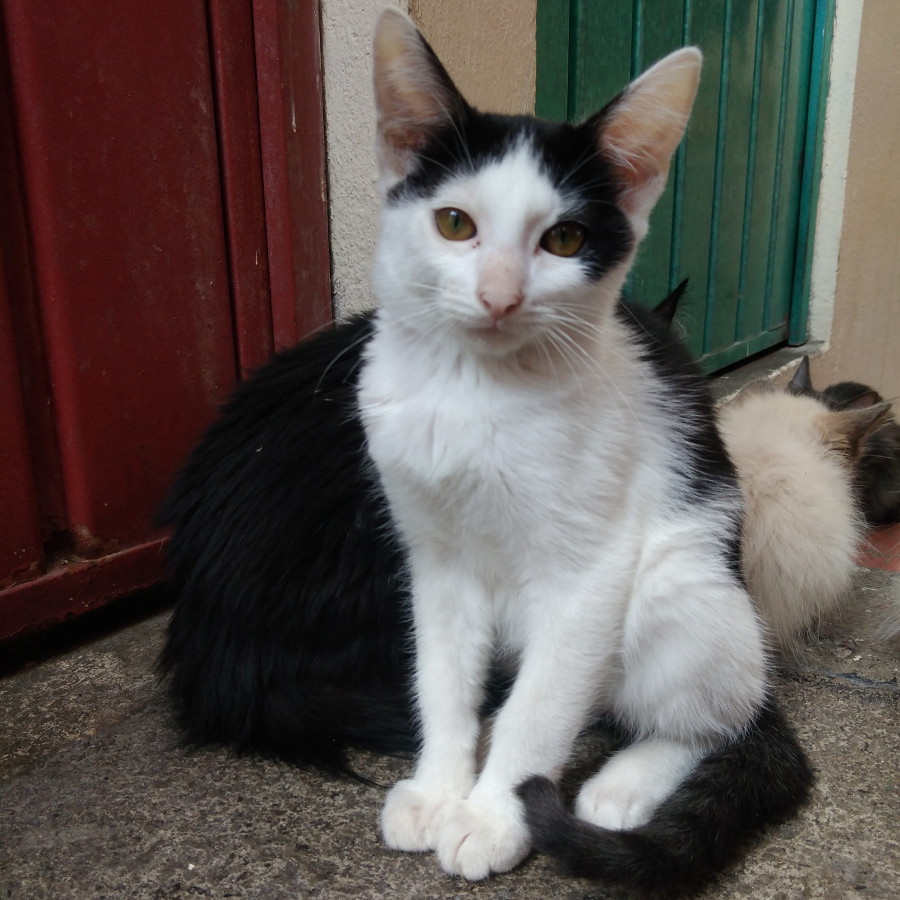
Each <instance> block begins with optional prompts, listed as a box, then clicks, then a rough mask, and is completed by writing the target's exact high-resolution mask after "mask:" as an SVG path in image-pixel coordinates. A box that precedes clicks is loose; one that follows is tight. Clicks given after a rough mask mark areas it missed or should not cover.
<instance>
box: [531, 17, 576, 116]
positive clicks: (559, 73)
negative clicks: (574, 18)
mask: <svg viewBox="0 0 900 900" xmlns="http://www.w3.org/2000/svg"><path fill="white" fill-rule="evenodd" d="M536 27H537V46H536V63H535V64H536V67H537V75H536V78H537V84H536V86H535V99H534V112H535V115H537V116H540V117H541V118H542V119H553V120H555V121H557V122H563V121H565V119H566V117H567V116H568V113H569V103H568V97H569V0H540V2H539V3H538V5H537V26H536Z"/></svg>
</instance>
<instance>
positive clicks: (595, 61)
mask: <svg viewBox="0 0 900 900" xmlns="http://www.w3.org/2000/svg"><path fill="white" fill-rule="evenodd" d="M572 2H573V6H574V8H575V9H576V10H577V12H576V21H577V29H576V31H577V33H576V34H575V35H573V39H572V41H570V45H569V52H570V53H572V48H573V47H574V52H575V57H576V59H575V71H576V73H577V78H578V82H579V83H578V85H577V86H576V88H575V90H574V92H573V91H572V90H570V93H569V96H570V98H572V102H571V105H570V107H569V116H570V118H572V119H573V120H575V121H580V120H581V119H584V118H585V117H587V116H589V115H591V114H592V113H595V112H597V111H598V110H600V109H602V108H603V107H604V106H605V105H606V104H607V103H608V102H609V101H610V100H611V99H612V98H613V97H614V96H615V95H616V94H617V93H618V92H619V91H621V90H622V89H623V88H624V87H626V86H627V85H628V82H629V81H630V80H631V24H632V3H631V0H618V2H603V3H597V2H592V0H572ZM569 71H570V77H571V72H572V69H571V65H570V70H569Z"/></svg>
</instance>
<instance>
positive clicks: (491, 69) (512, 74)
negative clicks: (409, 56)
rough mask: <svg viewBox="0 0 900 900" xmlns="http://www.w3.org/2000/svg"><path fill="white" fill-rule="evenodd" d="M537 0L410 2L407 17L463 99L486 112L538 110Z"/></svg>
mask: <svg viewBox="0 0 900 900" xmlns="http://www.w3.org/2000/svg"><path fill="white" fill-rule="evenodd" d="M536 9H537V0H409V14H410V15H411V16H412V18H413V20H414V21H415V22H416V24H417V25H418V26H419V28H420V29H421V31H422V34H424V35H425V37H426V39H427V40H428V43H429V44H431V46H432V48H433V49H434V51H435V52H436V53H437V55H438V56H439V57H440V59H441V62H443V63H444V66H445V68H446V69H447V71H448V72H449V73H450V77H451V78H452V79H453V81H454V82H455V84H456V86H457V87H458V88H459V89H460V90H461V91H462V93H463V96H464V97H465V98H466V99H467V100H468V101H469V102H470V103H471V104H472V105H473V106H477V107H478V108H479V109H482V110H485V111H488V112H503V113H532V112H534V85H535V16H536Z"/></svg>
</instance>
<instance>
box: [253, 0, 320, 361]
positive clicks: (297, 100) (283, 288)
mask: <svg viewBox="0 0 900 900" xmlns="http://www.w3.org/2000/svg"><path fill="white" fill-rule="evenodd" d="M253 22H254V35H255V39H256V69H257V89H258V93H259V121H260V134H261V138H262V160H263V185H264V188H265V200H266V235H267V243H268V250H269V278H270V287H271V295H272V319H273V322H274V327H275V347H276V349H283V348H285V347H290V346H293V345H294V344H296V343H297V341H298V340H299V339H300V338H301V337H303V336H304V335H306V334H309V333H310V332H312V331H314V330H316V329H317V328H321V327H322V326H323V325H325V324H327V323H328V322H330V321H331V271H330V261H329V256H328V243H327V235H328V203H327V193H326V191H327V185H326V179H325V147H324V140H325V125H324V114H323V109H322V96H323V94H322V63H321V50H320V42H319V5H318V3H297V2H296V0H293V2H292V0H255V2H254V3H253Z"/></svg>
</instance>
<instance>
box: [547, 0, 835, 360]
mask: <svg viewBox="0 0 900 900" xmlns="http://www.w3.org/2000/svg"><path fill="white" fill-rule="evenodd" d="M834 3H835V0H568V2H565V0H538V91H537V102H536V108H537V111H538V114H539V115H544V116H548V117H555V118H562V117H563V116H565V117H567V118H568V119H570V120H579V119H583V118H584V117H585V116H587V115H590V114H592V113H593V112H595V111H596V110H597V109H599V108H601V107H602V106H603V105H605V104H606V103H607V102H608V101H609V100H610V99H611V98H612V97H613V96H614V95H615V94H616V93H617V92H618V91H619V90H620V89H621V88H622V87H624V86H625V85H626V84H627V82H628V81H629V80H630V79H631V78H633V77H635V76H636V75H637V74H639V73H640V72H641V71H644V70H645V69H646V68H648V67H649V66H650V65H651V64H652V63H653V62H655V61H656V60H657V59H659V58H661V57H662V56H664V55H665V54H666V53H667V52H669V51H670V50H672V49H674V48H675V47H677V46H682V45H684V44H688V43H694V44H697V45H699V46H700V48H701V49H702V50H703V52H704V57H705V65H704V74H703V79H702V80H701V84H700V91H699V93H698V97H697V101H696V104H695V108H694V114H693V117H692V121H691V125H690V128H689V130H688V135H687V138H686V140H685V142H683V144H682V146H681V148H679V151H678V153H677V154H676V157H675V161H674V165H673V171H672V173H671V175H670V181H669V184H668V186H667V188H666V191H665V192H664V194H663V196H662V197H661V198H660V201H659V203H658V204H657V207H656V210H655V211H654V213H653V215H652V217H651V222H650V232H649V234H648V236H647V238H646V240H645V242H644V245H643V247H642V249H641V253H640V256H639V258H638V260H637V262H636V265H635V267H634V271H633V273H632V277H631V279H630V281H629V285H628V286H627V290H628V291H629V293H631V294H632V295H633V296H635V297H636V299H638V300H641V301H643V302H646V303H656V302H658V301H659V300H660V299H661V298H662V297H663V296H664V295H665V293H666V292H667V291H668V290H669V289H671V287H672V286H673V285H674V284H676V283H677V282H678V281H679V280H680V279H681V278H682V277H685V276H689V277H690V279H691V287H690V291H689V293H688V295H687V298H686V301H685V302H683V304H682V309H681V310H680V311H679V318H680V319H681V320H682V323H683V324H686V325H687V335H686V336H687V341H688V345H689V347H690V349H691V350H692V351H693V352H694V353H695V354H696V355H703V354H704V353H705V356H704V359H703V362H702V364H703V365H704V367H705V368H706V369H707V370H712V369H713V368H715V367H720V366H723V365H729V364H731V363H734V362H737V361H739V360H741V359H744V358H745V357H746V356H748V355H751V354H753V353H756V352H760V351H762V350H764V349H766V348H768V347H771V346H774V345H775V344H778V343H783V342H784V341H785V340H786V339H787V337H788V334H789V329H790V335H791V338H792V340H802V339H803V336H805V329H806V305H805V298H806V296H807V294H808V290H809V253H808V248H809V247H810V246H811V237H808V236H807V235H808V234H811V231H812V223H813V220H814V216H813V211H814V208H815V193H816V190H817V187H818V178H819V165H820V150H821V125H822V121H821V114H822V113H823V111H824V105H823V104H824V89H821V88H820V86H819V82H817V81H816V78H818V77H819V76H820V75H821V74H822V72H823V71H824V69H825V67H826V66H825V62H826V61H827V58H828V56H827V54H828V50H829V46H830V44H829V41H830V28H831V22H832V20H833V12H834ZM816 16H817V18H815V22H816V26H815V29H814V28H813V23H814V17H816ZM813 36H815V38H816V43H815V45H814V44H813V40H812V38H813ZM811 60H812V63H811ZM811 67H812V78H813V80H812V82H811V80H810V78H811V74H810V69H811ZM810 84H812V88H810ZM810 91H812V93H810ZM810 96H812V97H813V98H814V100H815V104H814V105H813V107H811V106H810V102H809V97H810ZM817 111H818V113H819V114H820V115H819V116H818V117H817V116H816V115H815V113H816V112H817ZM801 176H802V177H801ZM798 223H799V225H798ZM798 227H799V228H800V230H801V233H800V236H799V239H798Z"/></svg>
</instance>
